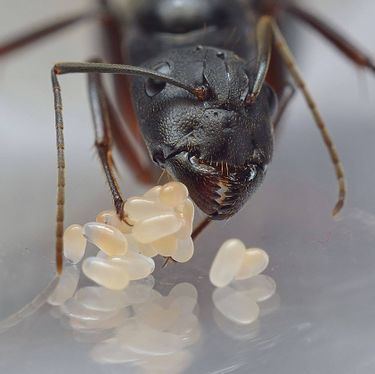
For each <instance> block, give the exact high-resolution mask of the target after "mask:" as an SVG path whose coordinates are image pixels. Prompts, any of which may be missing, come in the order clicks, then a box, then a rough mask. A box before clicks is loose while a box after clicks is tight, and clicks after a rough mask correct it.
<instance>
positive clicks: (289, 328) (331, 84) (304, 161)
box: [0, 0, 375, 374]
mask: <svg viewBox="0 0 375 374" xmlns="http://www.w3.org/2000/svg"><path fill="white" fill-rule="evenodd" d="M52 3H53V5H52ZM70 3H71V6H70ZM88 3H89V2H88V1H83V0H82V1H76V2H73V1H65V2H64V3H62V2H59V1H55V0H54V1H51V2H49V4H51V5H50V6H48V7H46V5H45V2H43V1H33V2H32V4H31V2H30V3H25V2H24V1H21V0H17V1H12V2H9V1H5V0H2V1H0V6H1V9H2V12H1V14H2V22H1V25H0V27H1V29H0V34H1V35H2V36H4V37H5V36H6V35H12V34H13V33H14V32H15V31H16V30H18V29H19V27H20V26H22V25H23V26H25V25H32V24H34V23H36V22H38V21H39V20H48V19H49V18H50V17H52V16H53V15H54V14H55V13H56V12H57V13H60V14H65V13H68V12H67V9H71V10H77V9H83V8H84V7H85V6H87V4H88ZM10 4H11V5H10ZM314 9H316V10H320V11H321V12H322V13H324V14H326V15H328V16H329V18H332V19H334V20H335V23H336V24H338V25H341V26H342V27H343V28H344V30H345V31H346V32H347V33H349V34H351V35H352V36H353V38H354V40H358V41H361V44H362V45H363V46H365V47H366V46H367V49H368V50H369V52H371V53H372V55H373V56H375V49H374V47H373V46H374V38H373V34H374V33H373V32H372V31H371V30H373V29H374V26H373V17H372V16H373V14H374V13H375V5H374V4H373V2H370V1H364V0H363V1H357V2H354V1H349V0H348V1H338V0H334V1H330V2H323V1H319V2H314ZM296 27H298V29H297V30H298V37H299V38H300V44H299V45H298V48H297V49H298V61H299V63H300V65H301V68H302V71H303V72H304V75H305V77H306V79H307V80H308V82H309V84H310V86H311V89H312V91H313V93H314V96H315V97H316V98H317V101H318V103H319V106H320V108H321V111H322V113H323V115H324V117H325V119H326V122H327V124H328V126H329V128H330V130H331V133H332V135H333V137H334V139H335V142H336V144H337V147H338V149H339V152H340V154H341V156H342V159H343V163H344V166H345V169H346V173H347V179H348V190H349V194H348V201H347V204H346V207H345V208H344V211H343V212H342V214H341V215H340V217H339V219H337V220H333V219H332V218H331V217H330V212H331V209H332V208H333V205H334V202H335V198H336V185H335V179H334V174H333V170H332V167H331V165H330V164H329V160H328V156H327V153H326V151H325V149H324V147H323V146H322V142H321V139H320V138H319V133H318V131H317V130H316V129H315V128H314V125H313V122H312V119H311V116H310V114H309V112H308V111H307V109H306V106H305V104H304V102H303V100H302V99H301V97H300V95H298V96H297V97H296V98H295V99H294V100H293V103H292V104H291V106H290V108H289V109H288V111H287V113H286V115H285V117H284V120H283V125H284V128H283V131H282V134H281V136H280V138H279V140H278V142H277V145H276V150H275V156H274V160H273V163H272V165H271V167H270V169H269V171H268V175H267V178H266V180H265V182H264V185H263V187H262V189H261V190H260V191H259V192H258V193H257V194H256V195H255V197H254V198H253V199H252V200H251V201H250V202H249V203H248V204H247V206H246V207H245V209H244V210H242V211H241V212H240V213H239V214H238V215H237V216H236V217H234V218H233V219H231V220H230V221H229V222H226V223H223V222H222V223H215V224H214V225H212V226H211V227H209V228H208V229H207V231H206V232H205V233H204V234H203V235H202V237H201V238H199V240H198V241H197V243H196V252H195V255H194V257H193V259H192V260H191V261H190V262H188V263H187V264H177V265H173V266H169V267H168V268H167V269H160V266H159V267H158V269H157V271H156V272H155V273H154V274H153V275H154V277H155V289H156V290H158V291H159V292H161V294H162V295H164V296H166V295H168V293H169V291H170V290H171V289H172V288H173V287H174V286H176V285H177V284H179V283H182V282H188V283H190V284H191V285H192V286H194V287H195V288H196V290H197V292H198V307H197V310H196V311H195V314H196V316H197V319H198V321H199V326H200V339H199V340H197V341H196V342H195V344H193V345H191V346H189V347H188V348H189V349H188V351H187V352H188V353H183V354H180V355H179V356H177V357H174V360H176V363H175V364H173V363H171V362H169V365H172V367H174V369H181V370H182V369H183V368H186V369H185V372H188V373H230V372H234V373H248V372H254V373H273V372H276V371H277V372H278V373H288V374H289V373H334V374H335V373H340V374H341V373H348V374H349V373H350V374H352V373H360V374H367V373H373V372H374V370H375V354H374V350H375V348H374V345H373V340H374V337H375V324H374V322H373V320H374V314H375V299H374V292H373V290H374V283H375V273H374V271H373V269H374V263H375V249H374V244H373V243H374V238H375V199H374V198H373V196H374V190H375V175H374V171H373V168H374V167H373V162H372V161H373V160H374V156H375V150H374V147H373V144H374V139H375V124H374V118H375V109H374V99H375V84H374V79H373V78H372V77H371V76H370V75H369V74H366V73H361V74H360V76H359V79H358V77H357V74H356V68H353V66H352V65H351V64H350V63H348V62H347V61H346V60H345V59H342V58H341V56H340V55H339V54H337V53H336V51H335V50H332V49H331V48H330V47H329V46H328V44H327V43H326V42H325V41H324V40H321V39H320V38H319V37H316V35H315V34H314V33H312V32H311V31H310V30H308V29H307V28H304V27H302V26H301V25H300V24H297V25H296ZM95 37H96V34H95V26H94V25H93V24H87V25H82V26H76V27H74V28H73V29H72V30H70V31H65V32H63V33H62V34H61V35H60V36H57V37H52V38H50V39H48V40H46V41H45V42H41V43H38V48H36V47H35V48H31V49H25V50H23V51H21V52H17V53H15V54H14V55H13V56H11V57H9V58H7V59H5V60H1V61H0V66H1V71H0V80H1V86H0V113H1V123H2V125H1V129H2V131H1V137H0V170H1V192H2V194H1V199H0V208H1V213H2V214H1V215H0V225H1V228H2V230H1V237H0V245H1V252H0V284H1V290H0V318H1V319H3V318H6V317H7V316H8V315H10V314H11V313H13V312H15V311H16V310H18V309H19V308H21V307H22V306H24V305H25V304H26V303H28V302H30V301H31V300H32V299H33V298H34V297H35V296H36V295H37V294H38V293H39V292H40V291H41V290H43V289H44V288H45V287H46V286H47V284H48V283H49V282H50V281H51V279H52V278H53V274H54V265H53V251H52V248H53V242H54V240H53V233H54V214H55V207H54V202H55V179H54V178H55V149H54V127H53V110H52V109H53V103H52V94H51V89H50V82H49V70H50V67H51V66H52V65H53V63H54V62H56V61H62V60H65V61H69V60H73V61H82V60H85V59H87V58H88V57H91V56H93V55H98V54H100V51H98V49H97V48H96V47H95V43H94V42H95ZM61 82H62V86H63V100H64V104H65V122H66V143H67V147H66V148H67V167H68V173H67V181H68V184H67V218H66V224H67V225H68V224H71V223H84V222H87V221H89V220H92V219H93V218H94V217H95V214H96V213H97V212H98V211H100V210H102V209H107V208H110V206H111V205H110V204H111V203H110V197H109V194H108V193H107V189H106V185H105V183H104V180H103V177H102V175H101V170H100V167H99V164H98V161H97V160H96V158H95V157H94V156H93V153H94V152H93V150H92V144H93V134H92V131H91V128H90V126H91V118H90V113H89V109H88V102H87V94H86V82H85V79H84V77H82V76H75V77H64V78H63V79H61ZM121 174H122V176H123V177H122V180H123V190H124V191H126V194H127V195H128V196H131V195H135V194H137V193H139V191H140V190H142V191H143V190H145V189H146V188H145V187H142V186H139V185H137V184H136V183H135V182H134V179H133V178H132V176H131V175H130V173H129V172H128V171H127V170H126V168H125V167H123V166H122V165H121ZM230 237H238V238H240V239H241V240H243V241H244V242H245V243H246V245H247V246H254V247H260V248H264V249H265V250H267V252H268V254H269V255H270V265H269V267H268V269H267V270H266V274H268V275H270V276H272V278H273V279H274V280H275V281H276V283H277V295H275V297H274V298H272V299H270V301H272V303H269V304H268V305H267V304H266V305H264V308H265V313H264V314H263V315H262V316H261V317H260V319H259V320H258V321H257V322H255V323H254V324H251V325H249V326H246V327H243V326H238V325H236V324H234V323H232V322H231V321H229V320H227V319H225V318H224V317H223V316H222V315H221V314H220V313H219V312H218V310H217V309H215V308H214V306H213V304H212V292H213V290H214V288H213V287H212V286H211V285H210V284H209V282H208V270H209V266H210V264H211V262H212V260H213V258H214V255H215V252H216V250H217V249H218V248H219V246H220V245H221V243H222V242H223V241H224V240H225V239H227V238H230ZM85 282H86V280H85V278H84V276H82V275H81V283H82V284H81V285H83V286H84V285H85ZM265 303H267V302H265ZM267 308H268V309H267ZM97 338H98V337H97V336H87V335H84V336H83V337H82V336H81V334H77V333H76V331H75V330H73V329H72V328H71V326H69V325H67V324H65V325H64V324H61V318H60V316H59V315H57V314H54V312H53V309H52V308H51V307H50V306H46V305H45V306H43V307H42V308H41V309H40V310H39V311H38V312H37V313H35V314H34V315H32V316H30V317H29V318H28V319H27V320H25V321H24V322H22V323H21V324H19V325H17V326H16V327H14V328H12V329H9V330H8V331H6V332H4V333H2V334H1V335H0V370H1V371H2V372H7V373H26V372H28V373H50V372H51V371H52V370H53V371H54V372H56V373H67V372H80V373H128V372H129V373H133V372H138V371H140V372H153V371H152V370H153V369H152V368H151V369H150V368H149V367H145V366H143V367H141V366H133V365H132V364H129V363H122V364H109V363H105V364H104V363H99V362H97V361H98V360H97V361H94V360H93V359H92V353H90V352H92V350H93V347H94V346H95V343H96V340H97ZM99 338H100V339H102V340H104V339H106V338H108V336H100V337H99ZM110 351H111V352H113V351H112V350H110ZM153 365H154V366H152V367H153V368H154V369H155V370H156V367H157V365H160V361H157V359H155V360H154V361H153ZM163 365H164V364H163ZM174 369H173V370H174ZM147 370H148V371H147ZM150 370H151V371H150ZM173 370H172V369H170V368H168V370H167V371H165V372H172V373H173V372H174V371H173ZM181 370H180V371H181ZM154 372H155V371H154ZM177 372H178V371H177Z"/></svg>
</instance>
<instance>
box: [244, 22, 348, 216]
mask: <svg viewBox="0 0 375 374" xmlns="http://www.w3.org/2000/svg"><path fill="white" fill-rule="evenodd" d="M270 33H271V34H272V35H273V38H274V45H275V47H276V48H277V50H278V51H279V53H280V55H281V57H282V59H283V60H284V63H285V65H286V67H287V68H288V70H289V72H290V74H291V76H292V78H293V80H294V82H295V84H296V85H297V87H298V88H299V89H300V90H301V92H302V94H303V96H304V97H305V100H306V103H307V105H308V107H309V108H310V111H311V113H312V115H313V117H314V120H315V123H316V125H317V127H318V129H319V131H320V134H321V136H322V138H323V141H324V143H325V145H326V148H327V150H328V153H329V155H330V158H331V161H332V164H333V166H334V168H335V172H336V178H337V182H338V189H339V193H338V195H339V196H338V200H337V203H336V205H335V207H334V209H333V211H332V215H333V216H335V215H336V214H338V212H339V211H340V210H341V208H342V207H343V205H344V201H345V195H346V183H345V177H344V169H343V166H342V163H341V161H340V158H339V155H338V152H337V149H336V146H335V145H334V143H333V140H332V138H331V135H330V134H329V132H328V129H327V127H326V125H325V123H324V121H323V118H322V116H321V114H320V112H319V110H318V107H317V105H316V103H315V101H314V99H313V97H312V95H311V93H310V91H309V89H308V88H307V86H306V83H305V81H304V80H303V78H302V74H301V72H300V71H299V69H298V67H297V64H296V61H295V59H294V57H293V54H292V52H291V51H290V49H289V47H288V44H287V42H286V40H285V39H284V37H283V35H282V33H281V31H280V29H279V27H278V26H277V24H276V22H275V21H274V19H273V18H272V17H270V16H262V17H260V19H259V21H258V24H257V37H258V69H259V68H260V67H261V65H262V64H263V65H264V64H265V63H267V61H269V58H267V57H265V56H260V55H259V54H260V53H268V54H270V53H271V45H272V39H271V40H270V38H269V35H270ZM267 43H269V47H268V48H267V47H266V46H264V45H266V44H267ZM262 45H263V47H262ZM261 47H262V48H261ZM267 69H268V66H267ZM267 69H264V68H262V69H261V72H262V74H258V75H257V80H261V79H263V81H264V77H265V73H264V71H267ZM263 73H264V74H263ZM258 78H259V79H258ZM258 86H259V83H258ZM258 86H256V85H255V84H254V88H253V90H252V92H251V94H249V100H250V101H253V100H255V99H256V88H257V87H258Z"/></svg>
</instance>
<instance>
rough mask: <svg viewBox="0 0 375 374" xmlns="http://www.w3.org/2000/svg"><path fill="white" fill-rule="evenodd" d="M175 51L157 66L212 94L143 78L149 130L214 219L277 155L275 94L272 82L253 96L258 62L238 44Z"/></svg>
mask: <svg viewBox="0 0 375 374" xmlns="http://www.w3.org/2000/svg"><path fill="white" fill-rule="evenodd" d="M172 53H174V54H175V55H174V56H166V57H167V58H166V59H165V60H164V61H157V62H156V64H155V63H154V65H150V67H151V68H154V69H156V70H158V71H161V72H163V73H164V74H170V75H171V76H173V77H175V78H177V79H179V80H181V81H184V82H188V83H189V84H192V85H193V86H195V87H199V86H202V85H204V86H205V87H206V88H207V90H208V92H209V95H208V98H207V99H206V100H205V101H198V100H197V99H196V98H194V97H193V96H192V95H191V94H189V93H187V92H185V91H184V90H182V89H180V88H178V87H175V86H172V85H168V84H165V83H161V82H156V81H153V80H150V79H149V80H147V81H146V83H145V81H144V80H143V82H142V80H138V81H136V82H135V87H134V88H135V90H134V92H135V97H134V99H135V104H136V105H137V103H139V104H138V113H140V118H139V120H140V124H141V128H142V133H143V135H144V137H145V141H146V144H147V146H148V148H149V151H150V154H151V156H152V158H153V160H154V161H155V162H156V163H157V164H159V165H160V166H161V167H163V168H165V169H166V170H167V171H168V172H169V173H170V174H172V175H173V176H174V177H175V178H176V179H177V180H179V181H181V182H182V183H184V184H185V185H186V186H187V187H188V189H189V192H190V195H191V197H192V199H193V200H194V201H195V203H196V204H197V205H198V207H199V208H200V209H201V210H203V211H204V212H205V213H206V214H207V215H208V216H210V217H211V218H213V219H226V218H228V217H230V216H232V215H233V214H235V213H236V212H237V211H238V210H239V209H240V208H241V207H242V206H243V205H244V203H245V202H246V201H247V199H248V198H249V196H250V195H251V194H252V193H253V192H254V191H255V189H256V188H257V187H258V186H259V185H260V183H261V182H262V180H263V178H264V175H265V172H266V168H267V164H268V163H269V162H270V160H271V156H272V148H273V147H272V145H273V138H272V125H271V116H272V114H273V111H274V107H275V102H276V101H275V95H274V93H273V91H272V90H271V88H269V87H268V86H267V85H265V86H264V87H263V88H262V90H261V92H260V94H259V96H258V98H257V100H256V101H255V102H254V103H252V104H250V105H249V104H246V97H247V95H248V94H249V91H251V88H252V82H253V79H254V76H253V74H252V72H251V68H252V67H251V66H250V67H249V66H246V65H245V63H244V62H243V61H242V60H240V59H239V58H238V57H236V56H235V55H234V54H232V53H231V52H228V51H223V50H218V49H216V48H215V49H214V48H204V49H193V48H189V49H183V50H179V51H178V53H176V52H175V51H174V52H172ZM253 68H254V69H255V66H254V67H253ZM141 96H142V98H141ZM147 97H148V99H149V103H147V100H146V99H147ZM145 103H146V105H145Z"/></svg>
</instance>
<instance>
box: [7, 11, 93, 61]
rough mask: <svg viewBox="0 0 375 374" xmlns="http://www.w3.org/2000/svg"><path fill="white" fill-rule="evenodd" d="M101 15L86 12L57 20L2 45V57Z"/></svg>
mask: <svg viewBox="0 0 375 374" xmlns="http://www.w3.org/2000/svg"><path fill="white" fill-rule="evenodd" d="M99 15H100V13H99V12H98V11H91V12H84V13H80V14H76V15H72V16H69V17H66V18H63V19H61V20H57V21H55V22H52V23H50V24H47V25H44V26H42V27H40V28H38V29H35V30H32V31H28V32H25V33H23V34H21V35H19V36H17V37H15V38H13V39H11V40H9V41H6V42H5V43H3V44H2V45H0V57H3V56H5V55H7V54H9V53H11V52H13V51H15V50H17V49H20V48H22V47H25V46H27V45H29V44H31V43H33V42H35V41H37V40H39V39H42V38H44V37H46V36H48V35H51V34H53V33H55V32H57V31H60V30H62V29H64V28H67V27H69V26H71V25H74V24H76V23H78V22H80V21H84V20H87V19H91V18H95V17H98V16H99Z"/></svg>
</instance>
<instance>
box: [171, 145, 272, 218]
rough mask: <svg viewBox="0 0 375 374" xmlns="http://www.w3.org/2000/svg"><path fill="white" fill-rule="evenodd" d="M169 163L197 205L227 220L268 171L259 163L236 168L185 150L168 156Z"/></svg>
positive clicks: (210, 214)
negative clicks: (199, 156) (169, 157)
mask: <svg viewBox="0 0 375 374" xmlns="http://www.w3.org/2000/svg"><path fill="white" fill-rule="evenodd" d="M166 166H167V169H168V171H169V172H170V173H171V174H172V175H174V177H175V178H176V179H177V180H179V181H180V182H182V183H184V184H185V185H186V186H187V188H188V190H189V193H190V196H191V197H192V199H193V200H194V202H195V203H196V204H197V206H198V207H199V208H200V209H201V210H202V211H203V212H204V213H205V214H207V215H208V216H209V217H210V218H211V219H214V220H224V219H227V218H229V217H231V216H232V215H234V214H235V213H236V212H238V211H239V210H240V209H241V208H242V206H243V205H244V204H245V203H246V201H247V200H248V198H249V196H250V195H251V194H252V193H253V192H254V191H255V190H256V188H257V187H258V186H259V185H260V183H261V182H262V180H263V177H264V174H265V171H266V168H265V167H263V166H261V165H258V164H256V163H252V162H249V163H247V164H246V165H242V166H237V167H235V166H231V165H229V164H228V163H226V162H214V161H212V162H208V161H205V160H203V159H201V158H198V157H197V156H196V155H195V154H193V153H189V152H186V151H184V152H180V153H179V154H177V155H175V156H174V157H173V158H171V159H169V160H168V162H167V163H166Z"/></svg>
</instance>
